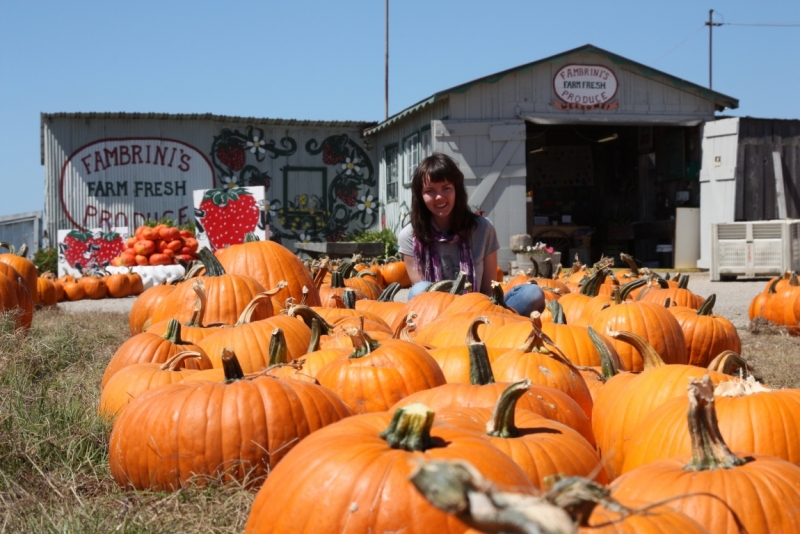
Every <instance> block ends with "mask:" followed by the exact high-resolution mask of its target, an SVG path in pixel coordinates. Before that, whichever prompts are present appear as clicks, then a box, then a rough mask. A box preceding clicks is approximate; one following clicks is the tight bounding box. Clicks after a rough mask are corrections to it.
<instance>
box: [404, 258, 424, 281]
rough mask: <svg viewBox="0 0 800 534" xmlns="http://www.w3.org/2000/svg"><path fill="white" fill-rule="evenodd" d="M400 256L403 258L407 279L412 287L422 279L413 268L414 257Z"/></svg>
mask: <svg viewBox="0 0 800 534" xmlns="http://www.w3.org/2000/svg"><path fill="white" fill-rule="evenodd" d="M402 256H403V263H405V264H406V271H408V277H409V278H410V279H411V285H414V284H416V283H417V282H419V281H420V280H422V277H421V276H420V275H419V273H418V272H417V270H416V269H415V268H414V256H409V255H408V254H402Z"/></svg>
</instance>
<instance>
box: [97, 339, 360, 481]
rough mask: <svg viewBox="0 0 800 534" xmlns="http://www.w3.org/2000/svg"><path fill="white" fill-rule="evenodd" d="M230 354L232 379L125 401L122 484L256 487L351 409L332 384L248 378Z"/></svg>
mask: <svg viewBox="0 0 800 534" xmlns="http://www.w3.org/2000/svg"><path fill="white" fill-rule="evenodd" d="M224 361H225V369H226V374H225V376H226V381H225V382H203V381H200V382H190V383H182V382H179V383H177V384H169V385H165V386H161V387H158V388H155V389H151V390H149V391H147V392H146V393H143V394H142V395H140V396H139V397H137V398H136V399H135V400H134V401H133V402H131V403H130V404H129V405H128V406H127V407H126V408H125V410H124V411H123V412H122V414H121V415H120V417H119V418H118V419H117V421H116V423H115V424H114V429H113V431H112V433H111V442H110V445H109V462H110V464H111V473H112V475H113V476H114V480H116V481H117V483H118V484H119V485H120V486H122V487H126V488H127V487H132V488H135V489H138V490H143V489H150V490H156V491H174V490H176V489H178V488H180V487H182V486H185V485H186V484H188V483H197V484H205V483H207V482H208V481H209V480H211V479H214V478H219V479H221V480H222V481H230V480H238V481H242V482H246V483H247V484H248V485H249V486H251V487H257V485H258V484H260V483H261V482H262V481H263V479H264V477H266V476H267V475H268V474H269V473H270V471H271V470H272V469H273V468H274V467H275V465H276V464H278V462H279V461H280V460H281V459H282V458H283V457H284V456H285V455H286V453H288V452H289V451H290V450H291V449H292V447H294V446H295V445H296V444H297V442H298V441H300V440H302V439H303V438H305V437H306V436H308V435H309V434H310V433H312V432H314V431H316V430H318V429H320V428H322V427H324V426H326V425H328V424H331V423H334V422H336V421H339V420H340V419H342V418H344V417H348V416H349V415H351V414H352V412H351V411H350V409H349V408H348V407H347V406H346V405H345V404H344V403H343V402H342V401H341V400H340V399H339V398H337V397H336V395H334V394H333V393H331V392H330V391H328V390H326V389H325V388H322V387H319V386H317V385H314V384H308V383H304V382H298V381H295V380H280V379H277V378H272V377H266V376H257V377H255V378H251V379H246V378H245V377H244V374H243V373H242V372H241V368H240V367H239V366H238V365H237V364H236V363H235V357H234V355H233V353H231V352H230V351H226V356H225V360H224ZM145 444H146V445H145Z"/></svg>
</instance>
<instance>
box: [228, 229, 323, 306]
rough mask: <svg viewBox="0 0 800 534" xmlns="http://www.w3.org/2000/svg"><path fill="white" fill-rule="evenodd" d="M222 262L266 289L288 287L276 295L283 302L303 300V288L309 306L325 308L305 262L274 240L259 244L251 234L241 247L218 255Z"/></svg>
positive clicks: (232, 271)
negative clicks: (282, 285)
mask: <svg viewBox="0 0 800 534" xmlns="http://www.w3.org/2000/svg"><path fill="white" fill-rule="evenodd" d="M217 257H218V258H219V262H220V263H221V264H222V266H223V267H224V268H225V270H226V271H227V272H229V273H231V274H244V275H247V276H250V277H252V278H254V279H255V280H257V281H258V283H259V284H261V285H262V286H263V287H266V288H271V287H276V286H277V285H278V283H279V282H280V281H282V280H283V281H285V282H286V284H287V285H286V287H285V288H284V289H283V290H282V291H281V292H279V293H278V294H276V295H275V299H277V300H278V301H279V302H283V301H285V300H286V299H287V298H289V297H294V299H295V300H296V301H297V302H300V300H301V299H302V298H303V287H306V288H307V290H308V294H307V295H306V299H305V303H306V304H307V305H308V306H321V305H322V302H321V301H320V297H319V292H318V291H317V287H316V286H315V285H314V281H313V280H312V278H311V275H310V274H309V273H308V271H307V270H306V267H305V265H303V262H302V261H301V260H300V258H298V257H297V256H296V255H295V254H294V253H292V252H291V251H290V250H289V249H287V248H286V247H284V246H282V245H280V244H278V243H276V242H274V241H257V240H254V236H251V235H248V236H247V239H246V240H245V242H244V243H242V244H241V245H233V246H231V247H228V248H226V249H223V250H221V251H218V252H217Z"/></svg>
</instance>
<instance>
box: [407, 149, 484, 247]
mask: <svg viewBox="0 0 800 534" xmlns="http://www.w3.org/2000/svg"><path fill="white" fill-rule="evenodd" d="M427 180H430V181H431V182H433V183H440V182H450V183H451V184H453V188H454V189H455V191H456V200H455V205H454V206H453V211H452V212H451V214H452V215H451V217H452V219H451V223H450V228H449V230H448V231H449V233H450V234H458V235H459V236H460V237H461V238H462V239H469V237H470V236H471V235H472V231H473V230H475V228H477V226H478V216H477V215H475V214H474V213H472V210H470V209H469V205H468V204H467V200H468V199H467V189H466V188H465V187H464V173H462V172H461V170H460V169H459V168H458V164H457V163H456V162H455V160H453V158H451V157H450V156H448V155H446V154H442V153H441V152H434V153H433V154H431V155H430V156H428V157H427V158H425V159H423V160H422V161H421V162H420V164H419V165H418V166H417V169H416V170H415V171H414V176H413V177H412V178H411V227H412V228H413V230H414V236H415V237H416V238H417V239H419V240H420V241H422V242H423V243H430V242H432V241H433V238H432V236H431V234H432V231H431V223H432V220H433V217H432V214H431V212H430V211H429V210H428V207H427V206H426V205H425V199H423V198H422V189H423V187H424V186H425V183H426V181H427Z"/></svg>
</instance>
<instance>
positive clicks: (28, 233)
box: [0, 211, 42, 258]
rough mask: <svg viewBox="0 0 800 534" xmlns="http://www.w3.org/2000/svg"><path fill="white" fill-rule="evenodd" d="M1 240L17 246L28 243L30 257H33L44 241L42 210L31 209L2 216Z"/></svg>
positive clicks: (0, 220)
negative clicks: (26, 211)
mask: <svg viewBox="0 0 800 534" xmlns="http://www.w3.org/2000/svg"><path fill="white" fill-rule="evenodd" d="M0 242H3V243H8V244H10V245H12V246H14V247H15V248H20V247H21V246H22V245H23V244H24V245H28V250H29V251H30V253H29V254H28V258H30V257H32V256H33V254H34V253H36V251H37V250H39V246H40V245H41V242H42V212H41V211H31V212H28V213H18V214H16V215H6V216H3V217H0ZM3 252H6V251H3Z"/></svg>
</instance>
